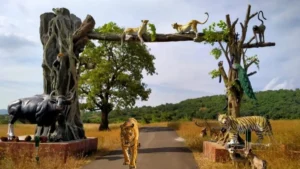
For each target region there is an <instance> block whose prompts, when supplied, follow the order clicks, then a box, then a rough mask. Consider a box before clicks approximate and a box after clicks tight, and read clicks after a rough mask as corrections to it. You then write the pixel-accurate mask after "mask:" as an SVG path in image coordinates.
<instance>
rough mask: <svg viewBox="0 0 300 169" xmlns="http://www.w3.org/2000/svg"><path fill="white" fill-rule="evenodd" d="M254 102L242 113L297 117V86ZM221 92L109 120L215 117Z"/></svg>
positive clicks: (95, 117) (85, 115) (86, 115)
mask: <svg viewBox="0 0 300 169" xmlns="http://www.w3.org/2000/svg"><path fill="white" fill-rule="evenodd" d="M256 97H257V100H258V101H257V102H255V101H253V100H250V99H248V98H247V97H244V98H243V100H242V102H243V104H242V108H241V115H242V116H252V115H260V116H266V115H268V116H269V118H270V119H300V89H296V90H276V91H263V92H257V93H256ZM225 99H226V97H225V95H215V96H206V97H201V98H197V99H187V100H184V101H182V102H179V103H176V104H171V103H167V104H163V105H159V106H156V107H152V106H143V107H135V108H132V109H123V110H113V111H112V112H111V113H110V114H109V121H110V122H111V123H115V122H122V121H124V120H126V119H127V118H128V117H134V118H136V119H138V120H139V121H140V122H142V123H151V122H161V121H178V120H192V118H200V119H216V117H217V114H218V113H225V111H223V108H224V107H225V105H226V100H225ZM100 114H101V112H82V113H81V116H82V117H81V119H82V120H83V122H84V123H99V122H100V120H101V116H100ZM7 121H8V116H7V115H0V123H7Z"/></svg>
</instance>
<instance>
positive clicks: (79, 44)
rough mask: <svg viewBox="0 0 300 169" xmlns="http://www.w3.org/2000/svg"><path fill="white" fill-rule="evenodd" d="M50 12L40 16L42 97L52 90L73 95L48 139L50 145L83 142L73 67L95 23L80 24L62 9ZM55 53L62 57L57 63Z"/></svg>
mask: <svg viewBox="0 0 300 169" xmlns="http://www.w3.org/2000/svg"><path fill="white" fill-rule="evenodd" d="M54 12H55V13H44V14H42V15H41V16H40V38H41V42H42V44H43V49H44V54H43V64H42V67H43V76H44V93H46V94H49V93H50V92H51V91H54V90H55V91H56V94H57V95H64V96H67V95H74V100H73V102H72V104H71V105H70V106H68V107H66V109H65V111H64V112H63V113H61V114H60V115H59V118H58V124H57V126H56V128H55V130H54V132H53V133H52V135H51V139H52V140H53V141H69V140H77V139H83V138H85V133H84V129H83V124H82V121H81V119H80V111H79V101H78V95H77V88H78V86H77V85H78V80H79V79H78V78H79V72H78V71H79V70H77V64H78V57H79V53H80V52H82V51H83V47H84V45H85V44H86V42H87V39H86V37H87V33H89V32H91V31H92V29H93V27H94V25H95V21H94V19H93V18H92V17H91V16H89V15H88V16H87V18H86V20H85V21H84V22H83V23H81V20H80V18H78V17H76V16H75V15H74V14H70V12H69V10H68V9H66V8H56V9H55V10H54ZM87 25H88V26H87ZM74 37H75V38H74ZM58 53H63V54H64V56H62V57H60V60H57V55H58ZM54 63H56V64H54ZM52 130H53V129H52Z"/></svg>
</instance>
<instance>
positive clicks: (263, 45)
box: [242, 42, 275, 48]
mask: <svg viewBox="0 0 300 169" xmlns="http://www.w3.org/2000/svg"><path fill="white" fill-rule="evenodd" d="M268 46H275V43H274V42H268V43H253V44H243V47H242V48H259V47H268Z"/></svg>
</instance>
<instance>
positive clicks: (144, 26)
mask: <svg viewBox="0 0 300 169" xmlns="http://www.w3.org/2000/svg"><path fill="white" fill-rule="evenodd" d="M141 22H142V25H141V26H140V27H137V28H126V29H125V30H124V32H123V34H122V37H121V46H123V42H124V39H125V36H126V35H136V34H137V36H138V38H139V39H140V41H141V44H142V43H144V40H143V37H142V36H143V34H145V33H146V32H147V24H148V22H149V20H141Z"/></svg>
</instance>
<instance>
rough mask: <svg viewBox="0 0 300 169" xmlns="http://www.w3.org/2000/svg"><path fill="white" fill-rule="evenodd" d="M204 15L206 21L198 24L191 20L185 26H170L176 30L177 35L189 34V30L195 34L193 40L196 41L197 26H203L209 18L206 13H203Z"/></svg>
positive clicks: (175, 24) (174, 24) (176, 24)
mask: <svg viewBox="0 0 300 169" xmlns="http://www.w3.org/2000/svg"><path fill="white" fill-rule="evenodd" d="M205 14H206V15H207V19H206V21H204V22H203V23H202V22H199V21H197V20H191V21H190V22H188V23H187V24H185V25H180V24H178V23H177V22H176V23H173V24H172V27H173V28H174V29H176V30H177V32H178V33H180V34H183V33H189V32H190V31H191V30H192V31H193V32H194V33H195V34H196V37H195V38H194V40H196V39H198V30H197V24H205V23H206V22H207V20H208V18H209V15H208V13H207V12H205Z"/></svg>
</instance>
